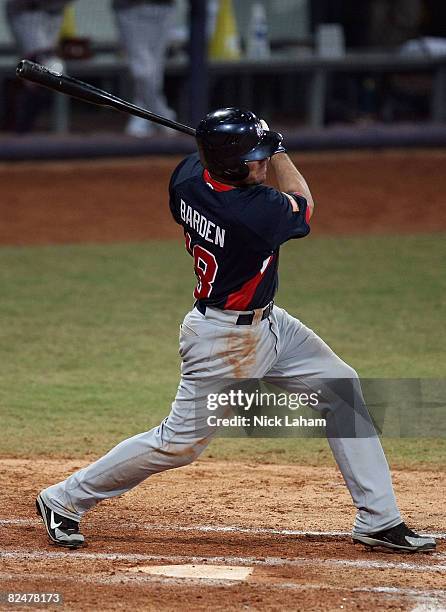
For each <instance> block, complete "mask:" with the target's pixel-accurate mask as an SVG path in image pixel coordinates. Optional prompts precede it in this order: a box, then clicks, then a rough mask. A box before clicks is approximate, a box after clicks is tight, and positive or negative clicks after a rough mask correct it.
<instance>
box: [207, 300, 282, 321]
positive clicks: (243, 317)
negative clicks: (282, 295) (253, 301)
mask: <svg viewBox="0 0 446 612" xmlns="http://www.w3.org/2000/svg"><path fill="white" fill-rule="evenodd" d="M273 306H274V302H272V301H271V302H270V303H269V304H268V306H265V308H264V309H263V312H262V318H261V321H263V319H266V318H268V317H269V315H270V314H271V312H272V310H273ZM195 308H196V309H197V310H198V311H199V312H201V314H202V315H206V305H205V304H203V303H202V302H200V301H199V300H198V301H197V302H195ZM254 314H255V313H254V312H248V313H246V314H241V315H239V316H238V318H237V321H236V322H235V324H236V325H251V324H252V322H253V321H254Z"/></svg>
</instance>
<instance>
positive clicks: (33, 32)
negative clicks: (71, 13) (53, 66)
mask: <svg viewBox="0 0 446 612" xmlns="http://www.w3.org/2000/svg"><path fill="white" fill-rule="evenodd" d="M67 4H68V2H67ZM6 14H7V18H8V22H9V27H10V28H11V31H12V33H13V36H14V38H15V41H16V43H17V45H18V46H19V48H20V52H21V53H23V55H25V56H30V55H33V54H35V53H36V52H39V51H47V50H49V49H54V48H55V47H56V46H57V42H58V39H59V32H60V28H61V26H62V21H63V13H49V12H46V11H40V10H36V11H15V10H13V9H12V8H10V5H9V4H7V5H6Z"/></svg>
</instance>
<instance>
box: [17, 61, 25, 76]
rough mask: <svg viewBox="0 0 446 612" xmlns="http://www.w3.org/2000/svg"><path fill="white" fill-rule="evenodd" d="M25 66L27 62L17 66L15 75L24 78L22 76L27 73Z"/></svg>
mask: <svg viewBox="0 0 446 612" xmlns="http://www.w3.org/2000/svg"><path fill="white" fill-rule="evenodd" d="M25 64H26V60H22V61H21V62H19V63H18V64H17V68H16V69H15V73H16V75H17V76H22V74H23V73H24V72H25Z"/></svg>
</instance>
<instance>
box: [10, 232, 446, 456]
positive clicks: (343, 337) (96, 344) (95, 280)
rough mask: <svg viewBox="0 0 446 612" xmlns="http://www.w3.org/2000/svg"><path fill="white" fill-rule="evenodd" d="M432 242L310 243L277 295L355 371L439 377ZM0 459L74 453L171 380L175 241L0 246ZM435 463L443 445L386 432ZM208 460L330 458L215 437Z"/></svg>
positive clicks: (153, 409)
mask: <svg viewBox="0 0 446 612" xmlns="http://www.w3.org/2000/svg"><path fill="white" fill-rule="evenodd" d="M445 255H446V249H445V236H444V235H441V234H437V235H431V236H427V235H426V236H416V237H389V236H387V237H361V238H343V239H340V238H336V239H325V238H324V239H322V238H311V239H307V240H301V241H296V242H295V243H290V244H288V245H286V247H285V248H284V249H283V250H282V255H281V287H280V292H279V295H278V299H277V301H278V303H279V304H280V305H281V306H283V307H285V308H287V309H288V310H289V311H290V312H291V313H292V314H294V315H295V316H297V317H298V318H301V319H302V320H303V321H304V322H305V323H306V324H307V325H309V326H310V327H312V328H313V329H314V330H315V331H316V332H317V333H318V334H319V335H321V336H322V337H323V338H324V339H325V340H326V341H327V342H328V343H329V344H330V345H331V346H332V347H333V348H334V349H335V350H336V351H337V352H338V353H339V354H340V355H341V356H342V357H343V358H344V359H345V360H346V361H347V362H349V363H350V364H352V365H353V366H354V367H355V368H356V369H357V370H358V372H359V373H360V374H361V375H362V376H376V377H404V378H409V377H430V378H443V377H445V374H446V363H445V359H444V346H445V340H446V339H445V335H446V332H445V325H444V320H445V309H444V306H445V297H444V296H445V285H446V280H445V275H444V261H445ZM0 258H1V259H0V262H1V263H0V283H1V291H2V299H1V301H0V359H1V364H2V367H1V371H0V419H1V420H0V425H1V430H2V436H1V443H0V454H2V455H15V456H32V455H38V454H41V455H47V454H52V455H55V456H70V457H74V456H83V455H85V454H86V453H92V454H98V453H101V452H103V451H104V450H106V449H108V448H110V447H111V446H113V445H114V444H115V443H117V442H118V441H120V440H121V439H123V438H125V437H127V436H129V435H132V434H134V433H137V432H140V431H144V430H146V429H149V428H150V427H152V426H153V425H155V424H157V423H158V422H159V421H160V419H161V418H163V417H164V416H166V415H167V413H168V411H169V407H170V403H171V401H172V399H173V397H174V394H175V391H176V386H177V383H178V370H179V357H178V354H177V340H178V326H179V323H180V321H181V319H182V317H183V315H184V313H185V312H186V311H187V310H188V309H189V307H190V305H191V302H192V287H193V274H192V271H191V260H190V258H189V257H188V256H187V254H186V253H185V251H184V247H183V246H182V245H181V244H178V243H176V242H150V243H143V244H131V245H127V244H125V245H124V244H119V245H116V244H115V245H101V246H96V245H94V246H63V247H44V248H42V247H39V248H2V249H1V250H0ZM385 446H386V448H387V450H388V453H389V458H390V460H391V462H392V463H393V464H401V465H414V466H415V465H417V464H420V463H423V464H435V465H440V464H444V461H445V459H444V457H445V450H446V444H445V443H444V441H443V440H413V441H409V440H405V441H402V440H395V441H393V440H385ZM208 454H210V455H212V456H217V457H226V458H249V459H258V460H261V461H299V462H306V463H324V462H326V461H331V459H330V458H329V457H330V454H329V451H328V450H327V445H326V442H325V440H259V439H258V440H227V439H225V440H223V439H219V440H216V441H215V442H214V443H213V444H212V445H211V447H210V449H209V451H208Z"/></svg>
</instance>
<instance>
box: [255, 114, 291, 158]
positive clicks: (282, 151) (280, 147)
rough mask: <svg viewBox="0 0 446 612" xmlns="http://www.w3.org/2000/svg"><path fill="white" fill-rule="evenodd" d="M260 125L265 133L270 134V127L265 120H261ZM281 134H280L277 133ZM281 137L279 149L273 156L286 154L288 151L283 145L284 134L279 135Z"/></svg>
mask: <svg viewBox="0 0 446 612" xmlns="http://www.w3.org/2000/svg"><path fill="white" fill-rule="evenodd" d="M260 124H261V126H262V128H263V129H264V130H265V132H269V131H270V129H269V125H268V124H267V122H266V121H265V119H260ZM277 133H278V134H279V132H277ZM279 136H280V141H279V144H278V145H277V149H276V150H275V151H274V153H273V155H276V153H286V149H285V147H284V146H283V144H282V141H283V136H282V134H279Z"/></svg>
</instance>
